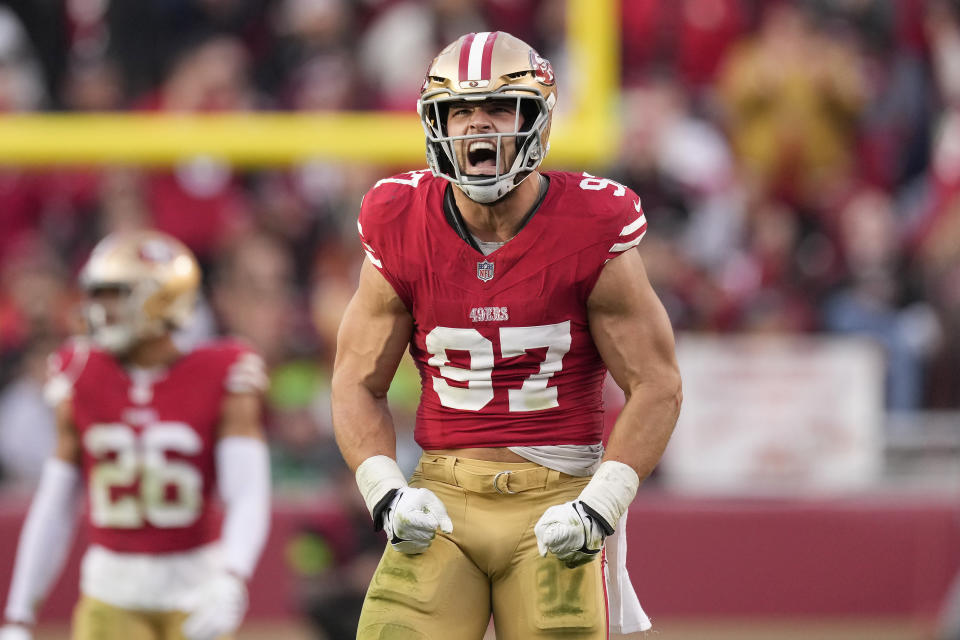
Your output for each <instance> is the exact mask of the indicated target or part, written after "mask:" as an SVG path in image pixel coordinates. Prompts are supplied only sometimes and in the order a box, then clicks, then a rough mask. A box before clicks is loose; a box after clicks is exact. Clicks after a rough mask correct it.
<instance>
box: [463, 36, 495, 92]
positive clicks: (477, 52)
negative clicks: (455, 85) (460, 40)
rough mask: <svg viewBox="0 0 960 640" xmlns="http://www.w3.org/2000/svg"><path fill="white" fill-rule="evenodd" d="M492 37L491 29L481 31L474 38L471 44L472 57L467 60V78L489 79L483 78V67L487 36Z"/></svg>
mask: <svg viewBox="0 0 960 640" xmlns="http://www.w3.org/2000/svg"><path fill="white" fill-rule="evenodd" d="M488 37H490V32H489V31H481V32H480V33H478V34H477V35H476V36H474V38H473V43H471V45H470V58H469V60H468V62H467V80H488V79H489V78H481V77H480V75H481V73H482V69H483V45H485V44H487V38H488Z"/></svg>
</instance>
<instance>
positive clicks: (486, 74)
mask: <svg viewBox="0 0 960 640" xmlns="http://www.w3.org/2000/svg"><path fill="white" fill-rule="evenodd" d="M498 33H500V32H499V31H494V32H493V33H491V34H488V35H487V41H486V42H484V43H483V63H482V64H481V65H480V79H481V80H489V79H490V67H491V66H492V64H491V63H492V62H493V42H494V40H496V39H497V34H498Z"/></svg>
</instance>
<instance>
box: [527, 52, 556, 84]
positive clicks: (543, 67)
mask: <svg viewBox="0 0 960 640" xmlns="http://www.w3.org/2000/svg"><path fill="white" fill-rule="evenodd" d="M530 66H531V67H533V75H534V77H535V78H536V79H537V82H539V83H540V84H545V85H547V86H548V87H552V86H553V83H555V82H556V78H555V77H554V75H553V65H551V64H550V61H549V60H547V59H546V58H541V57H540V54H539V53H537V52H536V51H534V50H533V49H530Z"/></svg>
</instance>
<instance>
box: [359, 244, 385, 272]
mask: <svg viewBox="0 0 960 640" xmlns="http://www.w3.org/2000/svg"><path fill="white" fill-rule="evenodd" d="M363 251H364V252H365V253H366V254H367V257H368V258H369V259H370V262H371V263H372V264H373V266H375V267H376V268H377V269H383V263H382V262H380V261H379V260H377V259H376V258H374V257H373V254H372V253H370V252H369V251H367V249H366V248H364V250H363Z"/></svg>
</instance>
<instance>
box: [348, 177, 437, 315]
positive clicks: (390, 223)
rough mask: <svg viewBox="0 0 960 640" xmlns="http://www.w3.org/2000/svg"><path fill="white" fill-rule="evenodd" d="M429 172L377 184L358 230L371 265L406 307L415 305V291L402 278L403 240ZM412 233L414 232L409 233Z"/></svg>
mask: <svg viewBox="0 0 960 640" xmlns="http://www.w3.org/2000/svg"><path fill="white" fill-rule="evenodd" d="M429 175H430V172H429V171H426V170H424V171H412V172H410V173H402V174H399V175H396V176H393V177H390V178H384V179H383V180H380V181H378V182H377V183H376V184H375V185H374V186H373V188H372V189H370V191H368V192H367V194H366V195H365V196H364V197H363V201H362V202H361V204H360V217H359V218H358V219H357V230H358V231H359V232H360V243H361V244H362V245H363V250H364V252H365V253H366V254H367V259H368V260H370V264H372V265H373V266H374V267H376V268H377V271H379V272H380V273H381V274H383V277H384V278H386V279H387V282H389V283H390V285H391V286H392V287H393V288H394V290H395V291H396V292H397V295H398V296H400V299H401V300H402V301H403V303H404V304H405V305H406V306H407V308H408V309H409V308H411V306H412V304H413V297H412V291H411V290H410V286H409V285H408V284H407V282H406V279H405V278H404V277H403V273H404V268H403V264H402V262H403V259H404V258H403V255H404V247H403V246H402V242H403V239H404V238H406V237H408V234H407V233H405V231H408V227H410V225H411V222H412V221H411V216H410V209H411V207H413V206H414V203H415V201H416V196H417V189H418V188H419V189H423V188H425V185H421V182H422V181H423V180H424V178H425V177H427V176H429ZM409 230H410V231H413V230H412V229H409Z"/></svg>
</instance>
